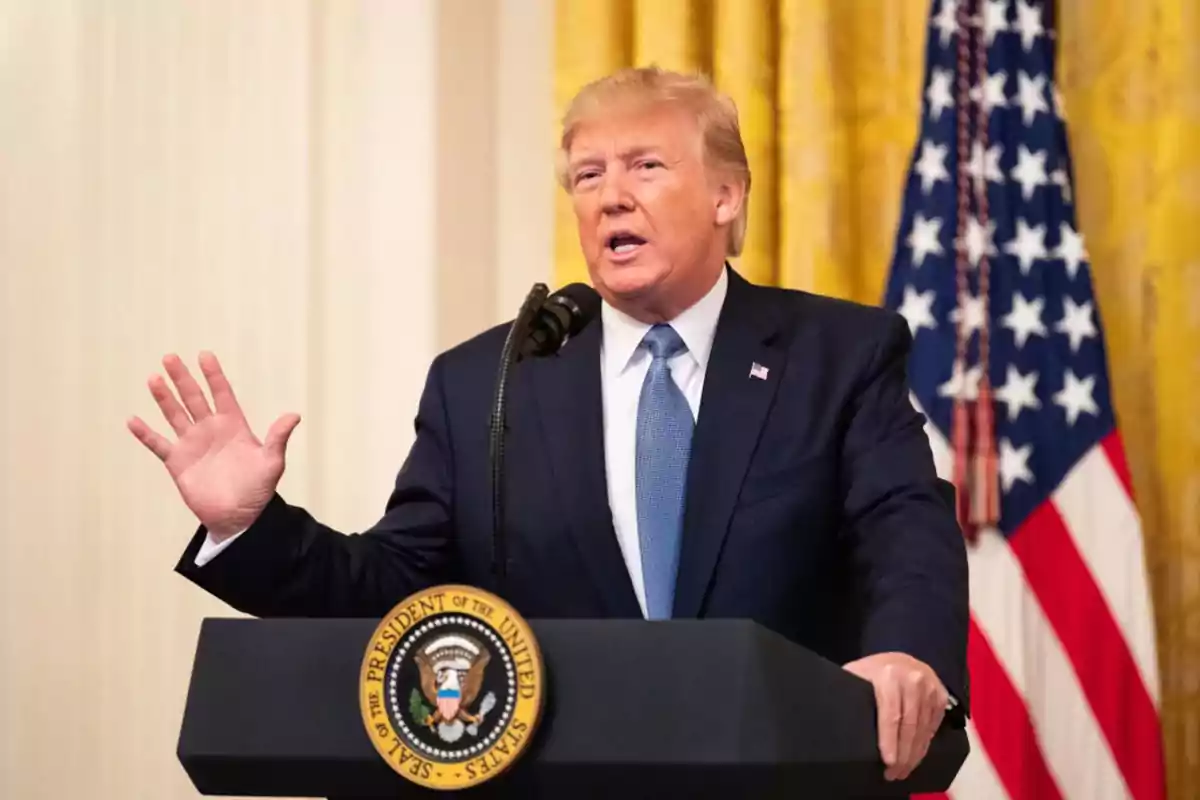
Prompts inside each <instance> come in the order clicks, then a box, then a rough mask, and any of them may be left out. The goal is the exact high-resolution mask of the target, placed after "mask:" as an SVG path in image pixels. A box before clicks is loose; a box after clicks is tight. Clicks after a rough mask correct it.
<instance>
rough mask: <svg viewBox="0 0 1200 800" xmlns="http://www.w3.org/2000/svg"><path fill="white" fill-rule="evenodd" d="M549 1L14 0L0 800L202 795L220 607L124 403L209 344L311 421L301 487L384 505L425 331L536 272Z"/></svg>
mask: <svg viewBox="0 0 1200 800" xmlns="http://www.w3.org/2000/svg"><path fill="white" fill-rule="evenodd" d="M464 13H469V15H470V18H471V19H472V25H471V26H468V27H465V28H464V27H463V26H461V25H458V24H456V23H455V22H454V20H455V19H456V18H458V19H461V18H462V16H463V14H464ZM455 15H457V16H455ZM551 19H552V17H551V16H550V4H549V2H548V1H545V2H544V1H543V0H453V2H445V3H441V2H437V0H403V2H392V0H346V1H345V2H340V1H339V2H319V1H318V0H312V1H311V2H289V3H283V2H276V0H205V2H192V1H191V0H108V2H104V3H101V2H95V0H0V376H2V377H3V385H2V386H0V443H2V445H0V797H3V798H13V800H16V799H17V798H20V800H30V799H34V798H46V800H51V799H53V800H60V799H61V798H89V799H90V798H97V799H99V800H104V799H107V798H112V799H113V800H117V799H118V798H120V799H121V800H124V799H125V798H156V799H157V798H171V797H177V798H187V797H195V796H196V793H195V790H194V789H193V788H192V787H191V785H190V783H189V782H188V780H187V778H186V776H185V774H184V773H183V770H182V769H181V767H180V766H179V764H178V762H177V761H176V758H175V743H176V737H177V734H178V726H179V722H180V716H181V713H182V709H183V701H184V696H185V691H186V688H187V683H188V680H189V676H190V659H191V656H192V652H193V647H194V645H195V640H196V634H197V631H198V627H199V623H200V620H201V618H202V617H203V616H206V615H228V614H230V613H231V612H230V610H229V609H228V608H227V607H226V606H224V605H223V604H221V603H219V602H217V601H215V600H213V599H211V598H209V597H207V596H206V595H204V594H203V593H202V592H201V591H200V590H199V589H196V588H195V587H193V586H191V585H190V584H188V583H187V582H186V581H185V580H184V579H182V578H180V577H179V576H177V575H175V574H173V572H172V567H173V566H174V563H175V559H176V558H177V557H178V554H179V553H180V551H181V549H182V547H183V546H184V544H185V543H186V541H187V540H188V538H189V536H190V533H191V531H192V530H193V528H194V520H193V519H191V518H190V515H189V513H188V512H187V510H186V509H185V508H184V507H183V505H182V503H180V502H179V499H178V497H177V495H176V493H175V490H174V489H173V487H172V486H171V484H170V482H169V480H168V479H167V476H166V474H165V472H164V470H163V469H162V466H161V465H160V464H158V463H157V462H156V461H155V459H154V458H153V457H152V456H150V455H149V453H147V452H144V451H142V450H141V448H140V446H139V445H138V444H137V443H136V442H135V441H134V439H133V438H132V436H130V435H129V434H128V432H127V431H126V430H125V427H124V423H125V419H126V418H127V417H128V416H129V415H131V414H134V413H137V414H141V415H143V417H144V418H146V419H147V420H156V417H155V408H154V406H153V404H152V401H151V399H150V397H149V394H148V392H147V391H146V389H145V380H146V378H147V376H148V375H149V374H150V373H151V372H152V371H155V370H156V369H157V368H158V362H159V358H160V357H161V355H162V354H163V353H165V352H169V351H176V352H179V353H181V354H182V355H184V356H185V358H186V359H187V360H188V361H189V362H190V363H191V364H193V365H194V364H195V356H196V353H197V352H198V351H199V350H200V349H201V348H209V349H212V350H214V351H216V352H217V353H218V354H219V355H220V356H221V358H222V360H223V362H224V365H225V367H226V370H227V372H228V374H229V375H230V377H231V379H232V381H233V383H234V387H235V389H236V390H237V391H238V393H239V395H240V398H241V400H242V402H243V404H244V405H245V406H246V408H247V411H248V415H249V417H250V419H251V421H252V424H254V425H255V426H256V427H258V428H259V429H260V430H262V429H265V426H266V425H268V424H269V422H270V421H271V420H272V419H274V418H275V416H277V415H278V414H280V413H282V412H284V411H289V410H291V411H297V412H300V413H301V414H302V416H303V418H304V421H303V422H302V424H301V426H300V428H299V429H298V430H297V431H296V434H295V436H294V437H293V439H292V447H291V449H290V452H289V467H288V471H287V474H286V475H285V478H284V482H283V485H282V487H281V489H282V491H283V493H284V495H285V496H286V497H287V498H288V499H289V500H293V501H295V502H298V503H301V504H303V505H305V506H307V507H309V508H310V509H311V510H312V511H313V512H314V513H315V514H317V515H318V516H319V517H320V518H322V519H324V520H327V521H328V522H330V523H331V524H334V525H336V526H338V527H341V528H342V529H344V530H358V529H361V528H363V527H365V526H367V525H369V524H371V523H372V522H374V520H375V519H376V518H377V517H378V515H379V514H380V512H381V510H382V506H383V503H384V501H385V499H386V496H387V492H388V490H389V488H390V487H391V484H392V482H393V480H394V478H395V471H396V469H397V468H398V466H399V463H400V460H401V459H402V458H403V456H404V454H405V452H406V449H407V447H408V444H409V442H410V440H411V435H412V418H413V414H414V412H415V409H416V401H417V397H418V393H419V392H420V390H421V387H422V385H423V382H424V377H425V371H426V369H427V367H428V364H429V360H430V359H431V358H432V356H433V355H434V353H435V352H436V351H437V350H438V349H441V348H442V347H445V346H448V345H449V344H452V343H454V342H456V341H458V340H459V339H461V338H463V337H465V336H466V335H469V334H472V333H475V332H477V331H478V330H479V329H481V328H482V327H484V326H486V325H490V324H493V323H495V322H498V321H499V320H500V319H501V318H502V317H503V316H504V314H505V313H506V311H507V310H508V309H511V308H514V307H515V306H516V305H517V303H519V301H520V299H521V297H522V295H523V293H524V292H525V291H526V290H527V289H528V287H529V284H530V283H531V282H532V281H533V280H537V279H541V280H546V279H548V278H549V276H550V252H551V246H552V244H551V242H552V234H551V213H552V212H551V207H552V206H551V204H552V202H553V200H552V198H553V185H552V181H551V173H550V167H549V164H550V162H549V159H548V156H547V153H548V152H549V148H550V134H549V131H548V130H547V128H546V126H545V124H544V120H547V119H549V118H550V114H551V112H550V74H551V62H550V59H551V51H550V49H549V48H550V41H551V38H550V26H551ZM500 65H502V66H500ZM448 86H449V87H453V91H450V90H448V88H447V87H448ZM501 99H502V100H503V102H500V100H501ZM498 164H499V165H502V166H500V167H498V166H497V165H498ZM534 173H538V174H541V175H543V176H544V180H543V181H542V182H541V184H540V186H539V184H537V183H533V182H531V181H530V180H529V177H528V176H529V175H531V174H534ZM513 196H520V198H521V203H522V204H523V207H524V208H525V209H526V212H527V214H528V216H527V217H524V218H521V219H513V218H512V212H511V203H510V207H509V208H502V207H501V203H500V198H501V197H506V198H509V199H510V200H511V198H512V197H513ZM538 214H541V221H540V222H537V221H536V220H537V215H538ZM537 231H540V238H538V237H537V236H536V235H535V234H536V232H537ZM156 421H157V420H156Z"/></svg>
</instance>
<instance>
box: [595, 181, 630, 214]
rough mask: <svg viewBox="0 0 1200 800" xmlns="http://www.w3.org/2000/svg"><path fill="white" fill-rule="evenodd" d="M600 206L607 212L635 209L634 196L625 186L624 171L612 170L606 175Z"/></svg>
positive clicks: (616, 212)
mask: <svg viewBox="0 0 1200 800" xmlns="http://www.w3.org/2000/svg"><path fill="white" fill-rule="evenodd" d="M600 208H601V210H602V211H603V212H604V213H605V214H620V213H623V212H626V211H632V210H633V198H632V197H631V196H630V194H629V191H628V189H627V188H626V186H625V175H624V173H623V172H620V171H610V172H609V173H608V174H606V175H605V176H604V185H603V186H602V187H601V188H600Z"/></svg>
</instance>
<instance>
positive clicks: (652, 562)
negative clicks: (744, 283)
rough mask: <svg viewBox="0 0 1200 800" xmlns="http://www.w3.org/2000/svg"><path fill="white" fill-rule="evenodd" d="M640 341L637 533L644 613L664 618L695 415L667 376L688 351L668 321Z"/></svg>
mask: <svg viewBox="0 0 1200 800" xmlns="http://www.w3.org/2000/svg"><path fill="white" fill-rule="evenodd" d="M642 347H645V348H646V349H647V350H649V351H650V357H651V359H652V360H651V362H650V369H649V371H648V372H647V373H646V380H645V381H644V382H643V383H642V394H641V397H640V399H639V400H638V412H637V458H636V469H635V480H636V486H637V520H638V539H639V542H640V544H641V549H642V578H643V579H644V581H645V585H646V615H647V617H649V618H650V619H669V618H670V617H671V608H672V606H673V605H674V601H675V574H676V572H677V570H678V567H679V541H680V538H681V537H682V534H683V503H684V491H685V489H686V484H687V467H688V457H689V456H690V455H691V450H692V429H693V428H694V427H695V421H694V420H693V419H692V410H691V408H690V407H689V406H688V402H687V398H686V397H684V396H683V392H682V391H680V389H679V387H678V386H677V385H676V384H675V381H674V380H673V379H672V378H671V368H670V367H669V366H667V361H668V360H669V359H670V358H672V357H673V356H676V355H679V354H680V353H683V352H686V351H687V345H685V344H684V343H683V339H681V338H679V334H678V333H676V332H675V329H674V328H672V327H671V326H670V325H655V326H654V327H653V328H651V329H650V330H649V331H647V332H646V336H645V338H643V339H642Z"/></svg>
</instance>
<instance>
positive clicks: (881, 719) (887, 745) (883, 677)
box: [871, 666, 901, 776]
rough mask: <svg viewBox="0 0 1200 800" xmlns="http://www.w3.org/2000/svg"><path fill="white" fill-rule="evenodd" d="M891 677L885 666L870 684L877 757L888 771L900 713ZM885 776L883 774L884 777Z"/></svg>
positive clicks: (892, 759) (894, 756)
mask: <svg viewBox="0 0 1200 800" xmlns="http://www.w3.org/2000/svg"><path fill="white" fill-rule="evenodd" d="M892 676H893V671H892V668H891V667H890V666H887V667H884V668H883V670H882V671H881V672H880V674H879V675H878V676H877V677H876V679H875V680H874V681H872V682H871V684H872V685H873V686H874V687H875V706H876V708H877V709H878V724H879V755H880V756H881V757H882V758H883V763H884V764H886V765H887V767H888V771H890V770H891V768H892V767H893V766H894V765H895V764H896V752H897V743H898V736H899V731H900V711H901V706H900V687H899V686H897V685H896V681H895V679H894V678H893V677H892ZM887 774H888V773H887V772H885V773H884V775H885V776H886V775H887Z"/></svg>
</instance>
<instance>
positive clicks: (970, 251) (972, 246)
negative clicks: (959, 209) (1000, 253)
mask: <svg viewBox="0 0 1200 800" xmlns="http://www.w3.org/2000/svg"><path fill="white" fill-rule="evenodd" d="M995 235H996V221H995V220H994V219H993V220H988V224H987V227H986V228H985V227H983V225H982V224H980V222H979V218H978V217H976V216H970V217H967V233H966V235H965V236H963V237H962V238H961V239H959V241H958V243H957V244H958V246H959V247H962V248H965V249H966V251H967V260H969V261H970V262H971V266H973V267H978V266H979V261H980V260H981V259H982V258H983V257H984V255H989V256H994V255H996V245H995V243H994V241H993V240H994V237H995Z"/></svg>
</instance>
